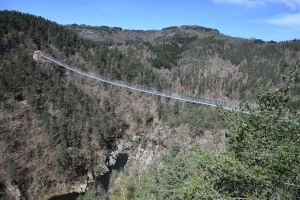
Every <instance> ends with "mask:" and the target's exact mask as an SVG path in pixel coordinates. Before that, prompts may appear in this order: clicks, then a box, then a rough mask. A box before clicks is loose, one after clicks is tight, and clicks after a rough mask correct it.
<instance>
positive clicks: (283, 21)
mask: <svg viewBox="0 0 300 200" xmlns="http://www.w3.org/2000/svg"><path fill="white" fill-rule="evenodd" d="M265 22H268V23H271V24H276V25H287V26H300V13H297V14H285V15H283V16H280V17H277V18H274V19H270V20H265Z"/></svg>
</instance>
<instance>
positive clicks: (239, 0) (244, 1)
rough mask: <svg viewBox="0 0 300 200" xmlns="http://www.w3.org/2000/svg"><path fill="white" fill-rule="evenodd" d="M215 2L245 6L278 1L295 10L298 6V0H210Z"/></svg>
mask: <svg viewBox="0 0 300 200" xmlns="http://www.w3.org/2000/svg"><path fill="white" fill-rule="evenodd" d="M212 1H214V2H215V3H229V4H240V5H243V6H247V7H253V6H261V5H266V4H267V3H274V4H275V3H280V4H284V5H285V6H287V7H289V8H291V9H293V10H295V9H297V8H300V0H212Z"/></svg>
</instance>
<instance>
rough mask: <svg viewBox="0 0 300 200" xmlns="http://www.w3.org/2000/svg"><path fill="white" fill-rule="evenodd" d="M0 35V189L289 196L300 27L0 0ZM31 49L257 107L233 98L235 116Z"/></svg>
mask: <svg viewBox="0 0 300 200" xmlns="http://www.w3.org/2000/svg"><path fill="white" fill-rule="evenodd" d="M0 36H1V41H0V42H1V43H0V52H1V54H0V103H1V104H0V139H1V141H0V156H1V160H0V169H1V170H0V198H3V199H18V198H19V199H49V198H50V197H52V196H57V195H60V194H67V193H71V192H85V194H82V196H80V197H78V199H84V200H86V199H97V198H98V199H125V198H126V199H237V198H238V199H241V198H246V199H247V198H248V199H276V198H277V199H280V198H281V199H295V198H299V197H300V190H299V185H300V182H299V178H300V177H299V173H300V171H299V167H298V166H299V164H300V163H299V162H300V157H299V156H300V149H299V147H300V144H299V142H300V139H299V138H300V137H299V130H300V127H299V123H300V119H299V114H298V113H297V109H299V105H300V100H299V86H300V85H299V81H300V77H299V72H300V71H299V64H300V61H299V57H300V41H299V40H292V41H285V42H280V43H276V42H273V41H270V42H265V41H262V40H258V39H256V40H248V39H241V38H233V37H229V36H226V35H224V34H221V33H220V32H219V31H218V30H216V29H211V28H206V27H201V26H181V27H167V28H165V29H163V30H152V31H142V30H139V31H135V30H123V29H122V28H119V27H113V28H110V27H106V26H101V27H90V26H86V25H77V24H73V25H69V26H62V25H59V24H57V23H55V22H52V21H50V20H46V19H44V18H42V17H37V16H34V15H30V14H24V13H20V12H17V11H0ZM36 50H42V51H44V52H46V53H47V54H49V55H51V56H52V57H54V58H56V59H58V60H60V61H61V62H64V63H67V64H69V65H71V66H74V67H78V68H81V69H84V70H86V71H89V72H92V73H95V74H99V75H101V76H105V77H109V78H113V79H117V80H122V81H125V82H128V83H136V84H140V85H145V86H149V87H155V88H157V89H168V90H173V91H175V92H185V93H189V94H201V95H205V96H208V97H218V98H224V99H231V100H241V101H245V102H246V101H250V102H255V103H256V104H257V105H258V106H257V107H256V108H250V107H249V106H248V104H245V105H244V107H248V109H249V110H250V114H249V115H248V114H243V113H239V112H234V111H232V112H227V111H224V110H223V109H222V108H221V107H220V108H218V109H215V108H210V107H205V106H199V105H194V104H191V103H184V102H178V101H175V100H172V99H168V98H161V97H156V96H154V95H149V94H148V95H147V94H144V93H141V92H136V91H131V90H128V89H122V88H119V87H116V86H111V85H109V84H105V83H100V82H97V81H95V80H91V79H89V78H86V77H82V76H80V75H77V74H75V73H73V72H70V71H68V70H66V69H63V68H60V67H59V66H57V65H55V64H54V63H52V62H50V61H47V60H44V59H39V60H33V58H32V56H33V52H34V51H36ZM281 75H282V76H281ZM261 87H264V88H269V89H272V90H267V89H262V88H261ZM289 94H291V96H289ZM121 153H126V154H128V155H129V160H128V162H127V164H126V167H125V169H124V171H119V170H116V171H113V172H112V175H111V178H110V180H109V186H108V190H107V191H105V190H104V189H103V187H102V185H101V183H99V181H98V179H99V178H100V177H101V175H103V174H104V173H105V172H106V171H108V166H109V165H113V164H114V163H115V162H116V159H117V155H118V154H121Z"/></svg>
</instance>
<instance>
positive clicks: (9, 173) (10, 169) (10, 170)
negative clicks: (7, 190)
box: [6, 159, 16, 183]
mask: <svg viewBox="0 0 300 200" xmlns="http://www.w3.org/2000/svg"><path fill="white" fill-rule="evenodd" d="M15 175H16V163H15V161H14V160H13V159H9V160H8V161H7V166H6V180H7V181H8V182H9V183H13V182H14V179H15Z"/></svg>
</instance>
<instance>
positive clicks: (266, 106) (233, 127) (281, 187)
mask: <svg viewBox="0 0 300 200" xmlns="http://www.w3.org/2000/svg"><path fill="white" fill-rule="evenodd" d="M293 76H294V74H293V73H292V72H291V71H289V70H287V71H286V72H285V73H284V74H283V75H282V78H283V79H284V81H285V82H286V85H285V86H284V87H283V88H282V89H281V90H279V91H271V90H269V91H265V90H263V89H260V90H259V91H258V93H257V98H258V102H257V104H258V105H257V107H255V108H251V107H250V106H249V104H245V105H244V106H245V107H246V108H247V109H248V110H249V111H250V114H241V113H238V112H235V111H228V112H227V114H226V118H227V119H228V122H229V131H228V133H227V137H228V139H229V140H228V142H229V149H230V152H232V153H233V156H234V157H235V158H236V159H238V160H239V161H241V162H242V163H243V164H244V165H245V166H249V168H252V169H253V170H255V175H256V176H257V177H267V182H264V183H262V184H255V185H254V186H252V187H253V191H252V192H253V195H254V193H255V192H256V194H255V196H256V197H257V198H259V197H260V196H259V195H264V196H265V197H268V198H274V197H276V196H280V197H282V198H285V199H291V198H295V197H297V195H299V187H298V186H299V183H300V182H299V174H300V169H299V167H297V166H299V165H300V160H299V152H300V141H299V122H300V118H299V115H297V114H295V113H293V112H289V109H288V108H287V103H288V101H289V100H290V96H289V95H288V94H287V93H288V90H289V88H290V87H291V85H292V83H293V81H294V78H293ZM297 185H298V186H297Z"/></svg>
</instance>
